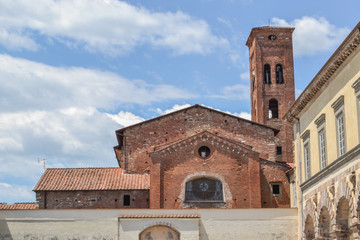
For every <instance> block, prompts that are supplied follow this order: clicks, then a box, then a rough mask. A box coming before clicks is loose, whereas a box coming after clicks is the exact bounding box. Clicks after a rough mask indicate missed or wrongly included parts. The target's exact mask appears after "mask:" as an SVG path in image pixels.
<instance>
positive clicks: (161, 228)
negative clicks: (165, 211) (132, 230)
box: [139, 225, 180, 240]
mask: <svg viewBox="0 0 360 240" xmlns="http://www.w3.org/2000/svg"><path fill="white" fill-rule="evenodd" d="M139 240H180V233H179V232H178V231H177V230H176V229H174V228H172V227H169V226H166V225H154V226H151V227H148V228H146V229H145V230H143V231H142V232H141V233H140V234H139Z"/></svg>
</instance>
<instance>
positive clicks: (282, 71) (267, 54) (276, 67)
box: [246, 27, 295, 162]
mask: <svg viewBox="0 0 360 240" xmlns="http://www.w3.org/2000/svg"><path fill="white" fill-rule="evenodd" d="M293 31H294V28H290V27H257V28H253V29H252V30H251V33H250V35H249V38H248V40H247V42H246V45H247V46H248V47H249V59H250V92H251V93H250V96H251V120H252V121H254V122H257V123H261V124H264V125H267V126H269V127H272V128H276V129H279V130H280V132H279V133H278V135H277V137H278V138H279V139H280V141H281V143H279V145H278V146H276V148H277V149H276V150H277V153H278V161H283V162H292V161H293V158H292V156H293V153H292V129H291V127H289V126H286V125H285V124H284V121H283V116H284V115H285V113H286V112H287V111H288V110H289V108H290V106H291V105H292V104H293V103H294V101H295V87H294V63H293V47H292V33H293Z"/></svg>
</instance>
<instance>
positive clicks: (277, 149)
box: [276, 146, 282, 155]
mask: <svg viewBox="0 0 360 240" xmlns="http://www.w3.org/2000/svg"><path fill="white" fill-rule="evenodd" d="M276 154H277V155H282V148H281V147H280V146H278V147H276Z"/></svg>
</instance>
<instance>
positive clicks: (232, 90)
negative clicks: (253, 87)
mask: <svg viewBox="0 0 360 240" xmlns="http://www.w3.org/2000/svg"><path fill="white" fill-rule="evenodd" d="M249 91H250V90H249V86H248V85H244V84H235V85H232V86H225V87H223V88H222V89H221V90H220V92H221V94H217V95H213V96H212V97H215V98H222V99H228V100H230V99H237V100H249V99H250V95H249Z"/></svg>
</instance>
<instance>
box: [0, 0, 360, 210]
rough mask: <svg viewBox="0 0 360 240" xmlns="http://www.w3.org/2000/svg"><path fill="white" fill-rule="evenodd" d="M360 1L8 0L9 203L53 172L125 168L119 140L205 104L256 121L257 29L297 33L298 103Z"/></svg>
mask: <svg viewBox="0 0 360 240" xmlns="http://www.w3.org/2000/svg"><path fill="white" fill-rule="evenodd" d="M359 8H360V2H359V1H358V0H349V1H346V0H345V1H325V0H316V1H314V0H312V1H308V0H305V1H288V0H287V1H285V0H275V1H265V0H262V1H258V0H221V1H218V0H191V1H190V0H181V1H173V0H166V1H164V0H151V1H149V0H147V1H116V0H94V1H79V0H71V1H70V0H69V1H62V0H56V1H55V0H52V1H51V0H33V1H28V0H0V83H1V88H0V202H8V203H12V202H25V201H35V195H34V193H33V192H32V191H31V190H32V188H33V187H34V186H35V184H36V182H37V181H38V179H39V178H40V176H41V174H42V173H43V168H42V164H41V163H39V162H38V160H39V159H46V162H47V167H99V166H102V167H109V166H116V160H115V155H114V152H113V149H112V147H113V146H114V145H116V138H115V133H114V131H115V130H116V129H119V128H121V127H123V126H127V125H130V124H134V123H136V122H138V121H142V120H144V119H149V118H153V117H156V116H159V115H161V114H164V113H168V112H170V111H172V110H174V109H180V108H183V107H185V106H189V105H193V104H203V105H205V106H209V107H213V108H216V109H219V110H222V111H227V112H229V113H231V114H234V115H237V116H241V117H244V118H249V112H250V107H249V105H250V104H249V79H248V78H249V77H248V76H249V73H248V72H249V66H248V49H247V47H246V46H245V42H246V40H247V37H248V35H249V33H250V31H251V28H253V27H258V26H265V25H276V26H294V27H296V30H295V32H294V35H293V38H294V39H293V42H294V56H295V58H294V62H295V82H296V92H297V95H298V94H299V93H300V92H301V90H303V89H304V88H305V87H306V85H307V84H308V83H309V82H310V81H311V79H312V77H313V76H315V74H316V73H317V71H318V70H319V69H320V68H321V66H322V65H323V64H324V63H325V62H326V60H327V59H328V58H329V57H330V55H331V54H332V53H333V51H334V50H335V49H336V48H337V46H338V45H339V44H340V43H341V42H342V41H343V39H344V38H345V37H346V35H347V34H348V33H349V32H350V30H351V29H352V28H353V27H354V26H355V25H356V24H357V22H358V21H359V19H358V17H356V16H358V15H359V14H358V9H359Z"/></svg>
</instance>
